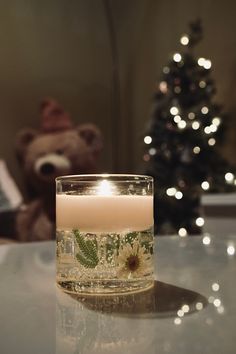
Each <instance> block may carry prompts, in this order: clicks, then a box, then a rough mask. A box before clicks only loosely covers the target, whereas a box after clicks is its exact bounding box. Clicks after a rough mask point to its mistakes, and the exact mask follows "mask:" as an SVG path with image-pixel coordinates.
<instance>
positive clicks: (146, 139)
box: [143, 135, 152, 145]
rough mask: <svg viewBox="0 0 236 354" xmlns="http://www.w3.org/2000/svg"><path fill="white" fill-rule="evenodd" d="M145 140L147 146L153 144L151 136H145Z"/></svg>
mask: <svg viewBox="0 0 236 354" xmlns="http://www.w3.org/2000/svg"><path fill="white" fill-rule="evenodd" d="M143 140H144V142H145V144H147V145H149V144H151V142H152V138H151V137H150V136H149V135H147V136H145V138H144V139H143Z"/></svg>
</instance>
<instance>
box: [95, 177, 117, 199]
mask: <svg viewBox="0 0 236 354" xmlns="http://www.w3.org/2000/svg"><path fill="white" fill-rule="evenodd" d="M114 190H115V186H114V184H113V183H111V182H110V181H107V180H105V179H104V180H103V181H101V182H99V184H98V187H97V194H98V195H104V196H108V195H112V194H113V193H114Z"/></svg>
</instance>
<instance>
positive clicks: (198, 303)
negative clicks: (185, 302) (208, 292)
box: [196, 302, 203, 311]
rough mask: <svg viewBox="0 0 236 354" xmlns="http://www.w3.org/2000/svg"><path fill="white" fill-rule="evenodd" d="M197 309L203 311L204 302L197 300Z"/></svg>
mask: <svg viewBox="0 0 236 354" xmlns="http://www.w3.org/2000/svg"><path fill="white" fill-rule="evenodd" d="M196 309H197V310H198V311H201V310H202V309H203V303H202V302H197V303H196Z"/></svg>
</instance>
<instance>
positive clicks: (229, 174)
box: [225, 172, 234, 183]
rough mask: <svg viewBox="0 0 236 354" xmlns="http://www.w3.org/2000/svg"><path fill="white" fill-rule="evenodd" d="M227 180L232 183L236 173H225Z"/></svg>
mask: <svg viewBox="0 0 236 354" xmlns="http://www.w3.org/2000/svg"><path fill="white" fill-rule="evenodd" d="M225 180H226V182H227V183H232V182H233V181H234V175H233V173H231V172H227V173H226V174H225Z"/></svg>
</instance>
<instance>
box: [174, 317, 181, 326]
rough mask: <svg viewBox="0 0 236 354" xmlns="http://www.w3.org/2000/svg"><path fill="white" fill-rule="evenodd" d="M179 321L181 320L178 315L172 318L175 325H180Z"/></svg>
mask: <svg viewBox="0 0 236 354" xmlns="http://www.w3.org/2000/svg"><path fill="white" fill-rule="evenodd" d="M181 322H182V320H181V319H180V318H179V317H176V318H175V319H174V324H176V325H180V324H181Z"/></svg>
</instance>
